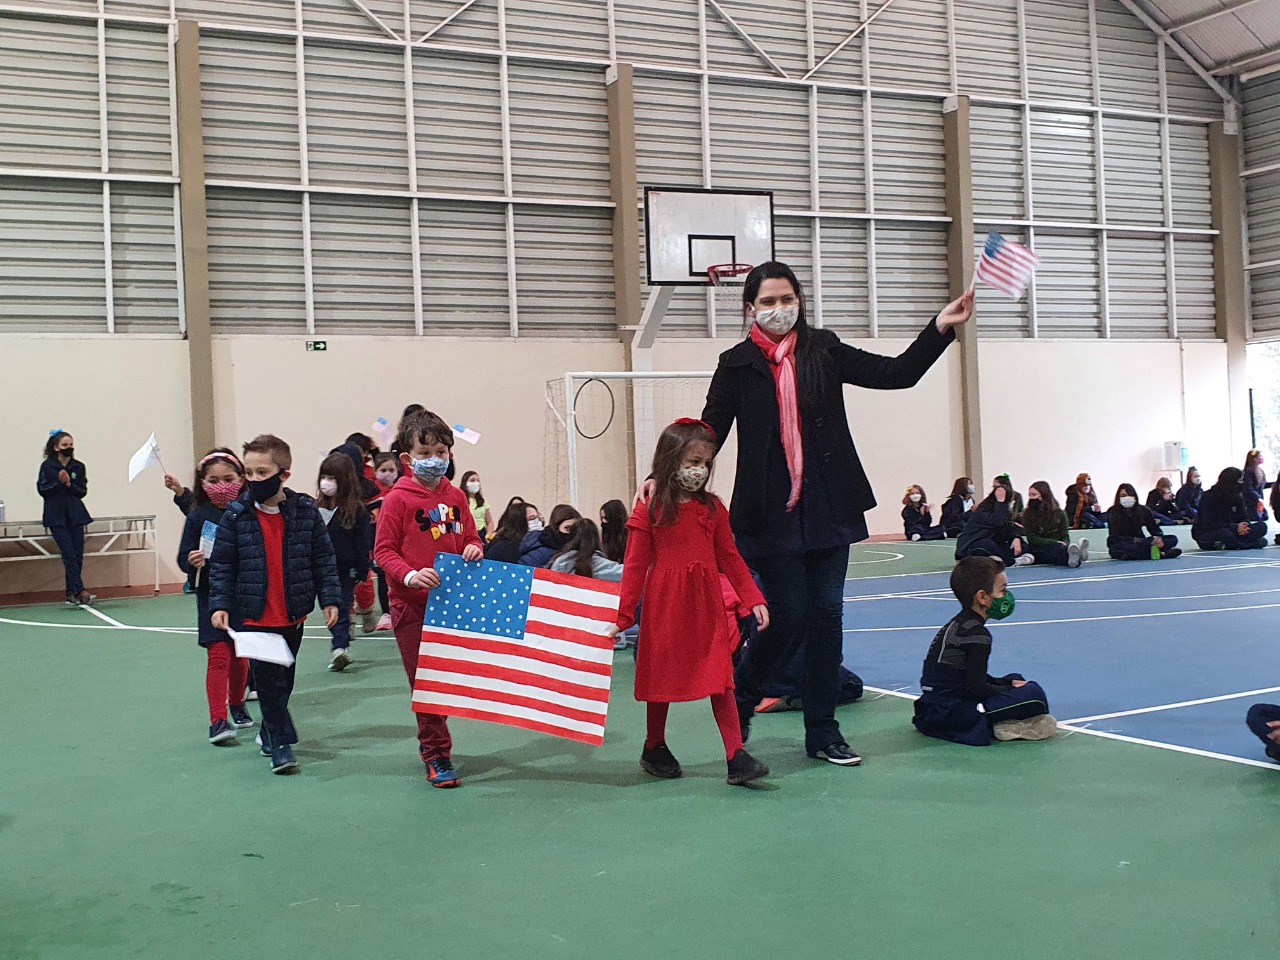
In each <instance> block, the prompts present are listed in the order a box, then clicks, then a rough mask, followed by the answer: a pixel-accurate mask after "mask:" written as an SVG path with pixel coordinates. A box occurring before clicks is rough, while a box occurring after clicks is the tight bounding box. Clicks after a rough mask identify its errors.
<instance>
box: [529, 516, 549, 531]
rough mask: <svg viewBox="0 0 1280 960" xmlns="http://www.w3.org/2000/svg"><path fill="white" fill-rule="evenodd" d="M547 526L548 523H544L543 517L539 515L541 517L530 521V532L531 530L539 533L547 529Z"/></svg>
mask: <svg viewBox="0 0 1280 960" xmlns="http://www.w3.org/2000/svg"><path fill="white" fill-rule="evenodd" d="M546 528H547V525H546V524H545V523H543V522H542V518H541V517H539V518H538V519H536V520H530V521H529V532H530V533H539V532H541V531H542V530H545V529H546Z"/></svg>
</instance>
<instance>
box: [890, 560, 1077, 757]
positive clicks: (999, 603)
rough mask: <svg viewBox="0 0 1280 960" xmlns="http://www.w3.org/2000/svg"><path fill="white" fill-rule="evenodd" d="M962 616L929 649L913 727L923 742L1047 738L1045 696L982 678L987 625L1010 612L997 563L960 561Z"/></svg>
mask: <svg viewBox="0 0 1280 960" xmlns="http://www.w3.org/2000/svg"><path fill="white" fill-rule="evenodd" d="M951 592H952V593H954V594H955V595H956V599H957V600H959V601H960V606H961V610H960V612H959V613H957V614H956V615H955V616H954V617H952V618H951V619H950V620H949V621H948V622H947V624H946V626H944V627H943V628H942V629H941V630H939V631H938V633H937V636H935V637H934V638H933V643H931V644H930V645H929V653H928V655H927V656H926V657H925V658H924V669H923V670H922V671H921V675H920V690H921V694H920V699H919V700H917V701H916V706H915V717H914V718H913V720H912V722H913V723H914V724H915V726H916V729H917V730H919V731H920V732H921V733H923V734H925V735H926V736H930V737H937V738H938V739H939V740H950V741H952V742H954V743H965V744H969V745H971V746H975V747H985V746H989V745H990V743H991V740H992V738H993V737H994V738H995V739H996V740H1047V739H1049V738H1050V737H1052V736H1053V735H1054V734H1055V733H1056V732H1057V729H1058V721H1057V720H1055V719H1054V718H1053V717H1051V716H1050V715H1049V702H1048V700H1047V698H1046V697H1045V693H1044V690H1042V689H1041V688H1040V684H1038V683H1036V682H1035V681H1034V680H1026V679H1024V678H1023V676H1022V675H1021V674H1018V673H1011V674H1008V675H1007V676H1004V677H991V676H988V675H987V660H988V659H989V658H990V656H991V633H990V631H989V630H987V619H988V618H991V619H993V620H1003V619H1004V618H1005V617H1007V616H1009V614H1011V613H1012V612H1013V594H1012V593H1010V592H1009V589H1008V586H1007V579H1006V577H1005V573H1004V565H1003V564H1002V563H1001V561H1000V560H999V559H998V558H996V557H966V558H965V559H964V560H961V561H960V562H959V563H957V564H956V566H955V569H954V570H952V571H951Z"/></svg>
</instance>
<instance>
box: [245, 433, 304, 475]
mask: <svg viewBox="0 0 1280 960" xmlns="http://www.w3.org/2000/svg"><path fill="white" fill-rule="evenodd" d="M240 450H241V452H243V453H265V454H267V455H268V456H269V457H271V461H272V462H273V463H274V464H275V465H276V466H277V467H279V468H280V470H281V471H282V472H283V471H285V470H288V469H289V468H290V467H292V466H293V451H291V450H290V449H289V445H288V444H287V443H285V442H284V441H283V440H281V439H280V438H279V437H277V436H276V435H275V434H274V433H260V434H258V435H257V436H256V437H254V438H253V439H252V440H250V441H249V442H248V443H246V444H245V445H244V446H242V447H241V448H240Z"/></svg>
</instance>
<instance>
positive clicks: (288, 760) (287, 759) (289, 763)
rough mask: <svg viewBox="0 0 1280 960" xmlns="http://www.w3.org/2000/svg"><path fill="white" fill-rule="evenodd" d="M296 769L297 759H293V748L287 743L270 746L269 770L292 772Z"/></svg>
mask: <svg viewBox="0 0 1280 960" xmlns="http://www.w3.org/2000/svg"><path fill="white" fill-rule="evenodd" d="M297 769H298V761H297V760H295V759H293V748H292V747H291V746H289V745H288V744H287V743H282V744H280V745H279V746H276V747H272V748H271V772H272V773H293V772H294V771H295V770H297Z"/></svg>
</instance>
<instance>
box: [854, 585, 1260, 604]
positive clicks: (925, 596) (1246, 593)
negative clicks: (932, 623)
mask: <svg viewBox="0 0 1280 960" xmlns="http://www.w3.org/2000/svg"><path fill="white" fill-rule="evenodd" d="M1019 589H1021V588H1019ZM1264 593H1280V587H1276V588H1273V589H1269V590H1240V591H1237V592H1235V593H1192V594H1188V595H1187V596H1185V597H1090V598H1089V599H1087V600H1081V599H1080V598H1078V597H1077V598H1073V599H1066V598H1059V599H1054V600H1036V599H1034V598H1030V597H1019V598H1018V605H1019V606H1022V605H1023V604H1027V603H1070V604H1073V605H1075V606H1079V605H1080V604H1082V603H1155V602H1165V601H1170V600H1217V599H1218V598H1220V597H1258V596H1261V595H1262V594H1264ZM876 599H881V600H932V601H934V602H935V603H936V602H938V601H945V602H947V603H955V602H956V598H955V597H953V596H952V595H951V592H950V591H947V593H946V595H945V596H943V595H942V591H938V593H937V595H935V594H932V593H912V594H900V595H897V596H892V595H890V596H885V597H878V598H876Z"/></svg>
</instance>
